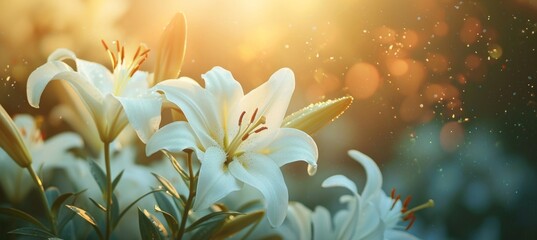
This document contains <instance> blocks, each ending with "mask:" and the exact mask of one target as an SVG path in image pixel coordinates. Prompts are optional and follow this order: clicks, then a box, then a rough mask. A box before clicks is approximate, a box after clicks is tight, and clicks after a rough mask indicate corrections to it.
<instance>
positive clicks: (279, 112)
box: [233, 68, 295, 129]
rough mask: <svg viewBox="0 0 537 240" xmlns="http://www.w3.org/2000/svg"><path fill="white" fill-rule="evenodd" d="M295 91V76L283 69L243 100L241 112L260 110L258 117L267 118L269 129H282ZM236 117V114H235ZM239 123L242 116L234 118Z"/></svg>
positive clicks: (288, 70)
mask: <svg viewBox="0 0 537 240" xmlns="http://www.w3.org/2000/svg"><path fill="white" fill-rule="evenodd" d="M294 90H295V76H294V74H293V71H291V69H289V68H282V69H280V70H278V71H276V72H275V73H274V74H272V76H271V77H270V79H269V80H268V81H267V82H265V83H263V84H262V85H261V86H259V87H257V88H255V89H254V90H252V91H251V92H249V93H248V94H246V96H244V98H243V99H242V100H241V102H240V105H239V109H240V110H239V111H246V112H247V113H253V112H254V111H255V109H256V108H258V109H259V111H258V113H257V117H258V118H259V117H261V116H264V117H265V118H266V124H265V125H266V126H267V127H268V129H278V128H280V126H281V124H282V121H283V118H284V116H285V113H286V111H287V107H288V106H289V101H290V100H291V96H292V94H293V91H294ZM235 115H236V114H235ZM234 117H235V118H236V120H233V122H237V120H238V118H239V117H240V116H234Z"/></svg>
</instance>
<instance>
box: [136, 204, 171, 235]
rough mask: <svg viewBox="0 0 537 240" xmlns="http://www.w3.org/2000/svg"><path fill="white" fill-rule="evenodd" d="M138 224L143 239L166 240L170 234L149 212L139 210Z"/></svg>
mask: <svg viewBox="0 0 537 240" xmlns="http://www.w3.org/2000/svg"><path fill="white" fill-rule="evenodd" d="M138 224H139V226H140V234H141V236H142V239H157V240H160V239H166V238H167V237H168V232H167V231H166V228H165V227H164V225H162V223H161V222H160V221H159V220H158V218H156V217H155V216H153V215H152V214H151V213H149V212H148V211H147V210H142V209H140V208H138Z"/></svg>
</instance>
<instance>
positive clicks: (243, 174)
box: [146, 67, 318, 226]
mask: <svg viewBox="0 0 537 240" xmlns="http://www.w3.org/2000/svg"><path fill="white" fill-rule="evenodd" d="M203 78H204V80H205V87H206V88H205V89H203V88H202V87H201V86H200V85H199V84H198V83H197V82H195V81H194V80H192V79H188V78H180V79H179V80H170V81H164V82H162V83H160V84H158V85H157V86H156V87H155V88H156V89H157V90H159V91H162V92H163V93H164V94H165V95H166V98H167V99H168V100H169V101H171V102H172V103H174V104H175V105H177V106H178V107H179V108H180V109H181V110H182V111H183V112H184V114H185V116H186V118H187V119H188V121H189V122H188V123H187V122H174V123H171V124H168V125H166V126H164V127H163V128H161V129H159V130H158V131H157V132H156V133H155V134H154V135H153V137H152V138H151V139H150V140H149V141H148V143H147V146H146V153H147V154H148V155H149V154H153V153H154V152H156V151H158V150H160V149H165V150H168V151H171V152H179V151H182V150H184V149H187V148H189V149H193V150H195V152H196V154H197V156H198V158H199V159H200V162H201V168H200V172H199V180H198V186H197V191H196V192H197V197H196V201H195V203H194V209H195V210H199V209H204V208H207V207H209V206H210V205H211V204H213V203H214V202H215V201H218V200H219V199H221V198H223V197H225V196H226V195H228V194H229V193H231V192H234V191H237V190H239V189H241V188H242V185H243V183H246V184H248V185H250V186H252V187H254V188H256V189H257V190H259V191H260V192H261V193H262V194H263V197H264V199H265V201H266V202H265V204H266V207H267V216H268V219H269V222H270V223H271V225H273V226H279V225H280V224H281V223H282V222H283V220H284V219H285V215H286V211H287V204H288V192H287V186H286V185H285V182H284V179H283V175H282V173H281V171H280V169H279V167H280V166H282V165H284V164H287V163H290V162H294V161H297V160H304V161H306V162H307V163H308V164H309V165H311V166H316V161H317V156H318V154H317V146H316V144H315V142H314V141H313V139H312V138H311V137H310V136H309V135H307V134H306V133H304V132H302V131H300V130H297V129H292V128H281V127H280V126H281V124H282V119H283V117H284V115H285V112H286V110H287V106H288V104H289V101H290V98H291V95H292V93H293V90H294V75H293V72H292V71H291V70H289V69H281V70H279V71H277V72H276V73H274V74H273V75H272V76H271V78H270V79H269V80H268V81H267V82H266V83H264V84H263V85H261V86H259V87H258V88H256V89H254V90H253V91H251V92H250V93H248V94H247V95H244V93H243V90H242V87H241V86H240V84H239V83H238V82H237V81H236V80H235V79H234V78H233V76H232V75H231V73H230V72H229V71H227V70H225V69H223V68H220V67H215V68H213V69H212V70H211V71H209V72H207V73H206V74H205V75H203ZM246 113H248V116H249V118H248V116H246Z"/></svg>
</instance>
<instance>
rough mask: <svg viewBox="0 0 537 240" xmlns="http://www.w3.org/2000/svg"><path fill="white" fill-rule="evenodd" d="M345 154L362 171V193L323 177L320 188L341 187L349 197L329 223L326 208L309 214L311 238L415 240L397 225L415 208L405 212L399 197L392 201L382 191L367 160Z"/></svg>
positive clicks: (376, 172)
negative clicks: (350, 193)
mask: <svg viewBox="0 0 537 240" xmlns="http://www.w3.org/2000/svg"><path fill="white" fill-rule="evenodd" d="M349 155H350V156H351V158H353V159H354V160H355V161H357V162H358V163H360V164H361V165H362V166H363V167H364V168H365V172H366V175H367V182H366V184H365V186H364V190H363V191H362V193H361V194H359V193H358V191H357V188H356V184H354V182H352V181H351V180H349V179H348V178H347V177H345V176H342V175H335V176H332V177H329V178H327V179H326V180H325V181H324V182H323V184H322V186H323V187H344V188H346V189H348V190H349V191H351V192H352V194H353V195H345V196H342V197H341V201H342V202H345V203H347V208H346V209H343V210H341V211H339V212H338V213H337V214H336V215H335V216H334V219H333V222H332V220H331V219H332V218H331V217H330V213H329V212H328V210H326V208H324V207H321V206H319V207H317V208H316V209H315V211H314V213H313V215H312V222H313V233H314V239H417V238H416V237H415V236H413V235H411V234H409V233H408V232H406V231H404V227H402V226H400V225H398V223H400V222H401V221H402V220H403V219H404V217H405V214H407V213H412V212H414V211H416V210H418V209H417V208H416V209H412V210H410V211H406V206H403V204H402V203H401V200H400V199H399V198H395V199H392V198H391V197H388V196H387V195H386V194H385V193H384V191H382V189H381V186H382V174H381V172H380V169H379V168H378V166H377V165H376V164H375V162H374V161H373V160H372V159H371V158H369V157H368V156H366V155H365V154H363V153H361V152H358V151H356V150H350V151H349ZM406 204H407V203H405V205H406ZM428 204H429V203H428ZM426 205H427V204H426ZM427 206H428V205H427ZM418 208H423V207H422V206H420V207H418Z"/></svg>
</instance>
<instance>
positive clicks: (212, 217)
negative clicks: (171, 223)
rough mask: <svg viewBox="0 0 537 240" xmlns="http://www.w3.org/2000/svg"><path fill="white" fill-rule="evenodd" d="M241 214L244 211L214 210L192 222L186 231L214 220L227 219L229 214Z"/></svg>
mask: <svg viewBox="0 0 537 240" xmlns="http://www.w3.org/2000/svg"><path fill="white" fill-rule="evenodd" d="M241 214H242V213H240V212H213V213H210V214H207V215H205V216H203V217H201V218H200V219H198V220H197V221H195V222H194V223H192V224H190V226H188V227H187V228H186V230H185V232H189V231H192V230H194V229H196V228H199V227H201V226H204V225H206V224H209V223H212V222H216V221H222V220H225V219H226V218H227V217H229V216H237V215H241Z"/></svg>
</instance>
